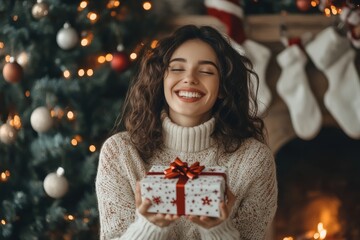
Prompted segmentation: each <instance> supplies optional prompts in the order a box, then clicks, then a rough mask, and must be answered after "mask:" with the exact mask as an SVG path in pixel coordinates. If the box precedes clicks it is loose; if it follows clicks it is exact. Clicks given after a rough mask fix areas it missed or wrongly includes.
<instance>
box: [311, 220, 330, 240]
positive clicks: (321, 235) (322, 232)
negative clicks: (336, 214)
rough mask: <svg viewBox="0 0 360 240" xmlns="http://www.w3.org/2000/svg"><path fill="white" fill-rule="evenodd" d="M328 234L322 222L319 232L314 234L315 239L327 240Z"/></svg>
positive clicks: (318, 227)
mask: <svg viewBox="0 0 360 240" xmlns="http://www.w3.org/2000/svg"><path fill="white" fill-rule="evenodd" d="M326 234H327V231H326V229H324V224H323V223H322V222H320V223H318V225H317V232H316V233H314V239H325V237H326Z"/></svg>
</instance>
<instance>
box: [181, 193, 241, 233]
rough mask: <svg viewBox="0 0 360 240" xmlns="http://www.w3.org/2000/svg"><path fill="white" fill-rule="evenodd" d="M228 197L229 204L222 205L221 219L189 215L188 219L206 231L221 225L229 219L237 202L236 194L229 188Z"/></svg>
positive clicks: (223, 203) (222, 203)
mask: <svg viewBox="0 0 360 240" xmlns="http://www.w3.org/2000/svg"><path fill="white" fill-rule="evenodd" d="M226 195H227V202H226V203H225V202H221V203H220V217H218V218H214V217H207V216H195V215H188V216H186V218H187V219H189V220H190V221H191V222H193V223H196V224H198V225H199V226H201V227H203V228H206V229H210V228H212V227H215V226H217V225H219V224H221V223H222V222H224V221H225V220H226V219H227V218H228V217H229V215H230V213H231V209H232V207H233V206H234V203H235V200H236V198H235V196H234V194H233V193H232V192H231V191H230V190H229V188H227V191H226Z"/></svg>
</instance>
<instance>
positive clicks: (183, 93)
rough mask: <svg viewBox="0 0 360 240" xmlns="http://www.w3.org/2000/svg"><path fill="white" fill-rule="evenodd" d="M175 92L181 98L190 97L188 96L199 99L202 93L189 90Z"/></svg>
mask: <svg viewBox="0 0 360 240" xmlns="http://www.w3.org/2000/svg"><path fill="white" fill-rule="evenodd" d="M176 94H177V95H178V96H179V97H181V98H187V99H190V98H197V99H200V98H201V97H202V96H203V94H202V93H199V92H191V91H178V92H177V93H176Z"/></svg>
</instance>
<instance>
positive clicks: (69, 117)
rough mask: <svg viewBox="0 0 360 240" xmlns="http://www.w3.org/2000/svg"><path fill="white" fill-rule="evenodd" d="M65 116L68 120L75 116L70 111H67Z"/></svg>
mask: <svg viewBox="0 0 360 240" xmlns="http://www.w3.org/2000/svg"><path fill="white" fill-rule="evenodd" d="M66 116H67V118H68V119H69V120H73V119H74V118H75V114H74V113H73V112H72V111H68V112H67V114H66Z"/></svg>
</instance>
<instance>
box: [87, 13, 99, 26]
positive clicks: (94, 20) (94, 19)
mask: <svg viewBox="0 0 360 240" xmlns="http://www.w3.org/2000/svg"><path fill="white" fill-rule="evenodd" d="M87 18H88V19H90V21H91V22H92V23H94V22H96V20H97V19H98V15H97V14H96V13H94V12H89V13H88V14H87Z"/></svg>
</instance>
